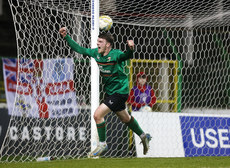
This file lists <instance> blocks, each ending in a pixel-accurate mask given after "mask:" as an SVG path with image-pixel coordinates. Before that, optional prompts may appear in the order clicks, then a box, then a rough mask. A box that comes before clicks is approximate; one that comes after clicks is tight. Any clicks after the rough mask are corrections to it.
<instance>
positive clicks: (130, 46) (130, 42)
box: [127, 40, 134, 50]
mask: <svg viewBox="0 0 230 168" xmlns="http://www.w3.org/2000/svg"><path fill="white" fill-rule="evenodd" d="M127 43H128V46H129V48H130V49H131V50H134V42H133V40H127Z"/></svg>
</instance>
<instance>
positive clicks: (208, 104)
mask: <svg viewBox="0 0 230 168" xmlns="http://www.w3.org/2000/svg"><path fill="white" fill-rule="evenodd" d="M9 4H10V7H11V11H12V15H13V21H14V26H15V32H16V41H17V53H18V55H17V59H4V60H3V70H4V78H5V89H6V95H7V104H8V107H9V108H8V110H9V115H10V121H9V124H8V128H7V129H6V130H5V138H4V141H3V142H2V145H1V148H0V158H1V161H33V160H35V159H36V158H37V157H41V156H52V157H54V158H56V159H66V158H82V157H86V156H87V153H88V152H90V150H91V142H90V140H91V123H92V124H94V122H93V121H92V122H91V109H90V105H91V102H92V101H93V98H92V97H91V92H93V90H92V91H91V85H93V84H94V83H91V81H90V77H91V75H93V74H91V71H90V70H91V66H90V62H91V60H90V58H89V57H87V56H85V55H80V54H78V53H76V52H73V51H72V50H71V49H70V47H69V46H68V45H67V43H66V41H64V40H63V39H62V38H61V36H60V35H59V32H58V30H59V29H60V27H62V26H66V27H67V28H68V33H69V35H70V36H71V37H72V38H73V39H74V40H75V41H76V42H77V43H78V44H80V45H81V46H83V47H87V48H90V44H91V39H90V37H91V31H90V28H91V17H90V16H91V15H90V14H91V1H89V0H85V1H78V0H77V1H76V0H36V1H35V0H16V1H15V0H9ZM229 9H230V3H229V2H228V1H224V0H219V1H205V2H202V1H200V2H197V1H194V2H193V1H191V2H182V1H178V2H176V1H161V2H159V1H152V0H147V1H146V0H145V1H143V0H138V1H136V0H135V1H133V0H132V1H131V0H125V1H123V0H101V1H100V9H99V11H100V15H109V16H110V17H111V18H112V19H113V27H112V29H110V30H109V32H110V33H111V34H112V35H113V36H114V37H115V44H114V48H116V49H120V50H122V51H126V50H127V43H126V41H127V40H128V39H133V40H134V43H135V52H134V58H133V59H131V60H129V61H127V62H126V67H125V69H124V72H126V74H127V76H128V77H129V83H130V90H131V89H132V88H133V87H135V85H137V80H138V73H140V72H142V73H144V74H145V75H146V79H147V83H148V85H149V86H151V88H152V89H153V91H154V95H155V98H156V101H154V102H153V104H152V105H151V109H150V110H149V108H148V111H151V113H149V112H147V111H145V109H144V108H142V109H140V110H139V112H138V111H134V110H133V109H132V104H129V105H128V108H127V109H128V110H129V112H130V113H131V115H133V116H135V118H136V119H137V120H138V122H139V124H140V125H141V127H143V129H144V131H147V132H150V133H152V136H153V137H154V138H153V140H152V142H151V144H150V146H151V150H153V151H150V154H149V155H147V157H159V156H164V157H168V156H174V157H178V156H180V157H181V156H220V155H225V156H226V155H229V154H228V153H229V152H228V151H229V138H228V136H227V135H228V132H229V130H228V129H227V128H228V126H229V123H230V120H229V118H228V117H229V116H228V114H229V113H230V110H229V103H230V100H229V96H230V90H229V88H230V84H229V72H230V71H229V66H230V55H229V52H230V48H229V45H228V44H229V43H230V40H229V39H230V38H229V31H230V23H229V20H230V12H229ZM100 82H101V81H100ZM103 98H104V92H103V86H101V85H100V102H102V101H103ZM146 104H147V102H146ZM105 119H106V122H107V143H108V146H109V150H108V151H107V152H106V153H104V154H103V156H104V157H133V156H141V155H140V154H139V150H141V149H140V148H141V147H140V145H139V144H138V138H137V137H136V136H135V135H134V134H133V133H132V132H131V131H130V130H129V129H128V128H127V126H126V125H125V124H123V123H121V122H120V121H119V120H118V118H117V117H116V115H115V114H114V113H109V114H108V116H106V118H105ZM174 121H176V122H174ZM177 122H178V123H177ZM177 124H178V125H177ZM174 128H175V130H176V131H175V130H173V131H172V132H169V133H168V134H167V135H166V133H162V132H167V131H168V130H170V129H174ZM177 130H178V131H177ZM173 136H174V137H175V136H177V137H178V138H177V139H176V138H170V137H173ZM164 143H167V144H168V145H164ZM169 148H170V150H169ZM178 148H179V150H178ZM179 152H181V153H179Z"/></svg>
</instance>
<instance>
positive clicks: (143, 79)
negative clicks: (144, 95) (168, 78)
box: [138, 77, 146, 85]
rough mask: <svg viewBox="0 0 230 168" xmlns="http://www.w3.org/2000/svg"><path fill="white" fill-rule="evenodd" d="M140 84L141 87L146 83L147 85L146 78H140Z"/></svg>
mask: <svg viewBox="0 0 230 168" xmlns="http://www.w3.org/2000/svg"><path fill="white" fill-rule="evenodd" d="M138 83H139V84H140V85H145V83H146V78H142V77H139V78H138Z"/></svg>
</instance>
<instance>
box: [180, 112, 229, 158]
mask: <svg viewBox="0 0 230 168" xmlns="http://www.w3.org/2000/svg"><path fill="white" fill-rule="evenodd" d="M180 124H181V131H182V139H183V146H184V152H185V157H191V156H230V129H229V128H230V118H228V117H196V116H180Z"/></svg>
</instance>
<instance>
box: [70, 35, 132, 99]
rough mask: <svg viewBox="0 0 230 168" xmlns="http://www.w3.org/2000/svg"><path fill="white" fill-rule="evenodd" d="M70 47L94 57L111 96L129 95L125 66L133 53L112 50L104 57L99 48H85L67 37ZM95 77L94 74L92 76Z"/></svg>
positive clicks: (106, 89) (106, 90) (130, 51)
mask: <svg viewBox="0 0 230 168" xmlns="http://www.w3.org/2000/svg"><path fill="white" fill-rule="evenodd" d="M65 40H66V41H67V42H68V45H69V46H70V47H71V48H72V49H73V50H74V51H76V52H77V53H79V54H83V55H88V56H90V57H93V58H94V59H95V60H96V62H97V64H98V67H99V69H100V75H101V76H102V82H103V84H104V89H105V92H106V93H107V94H109V95H112V94H114V93H119V94H128V93H129V82H128V77H127V75H126V74H125V73H124V65H125V62H124V61H126V60H127V59H130V58H132V56H133V51H132V50H130V49H128V50H127V52H125V53H123V52H122V51H120V50H116V49H111V51H110V52H109V54H108V55H106V56H102V55H101V54H99V53H98V48H95V49H91V48H84V47H81V46H80V45H79V44H78V43H76V42H75V41H74V40H72V39H71V38H70V36H69V35H66V36H65ZM92 75H93V74H92Z"/></svg>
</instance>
